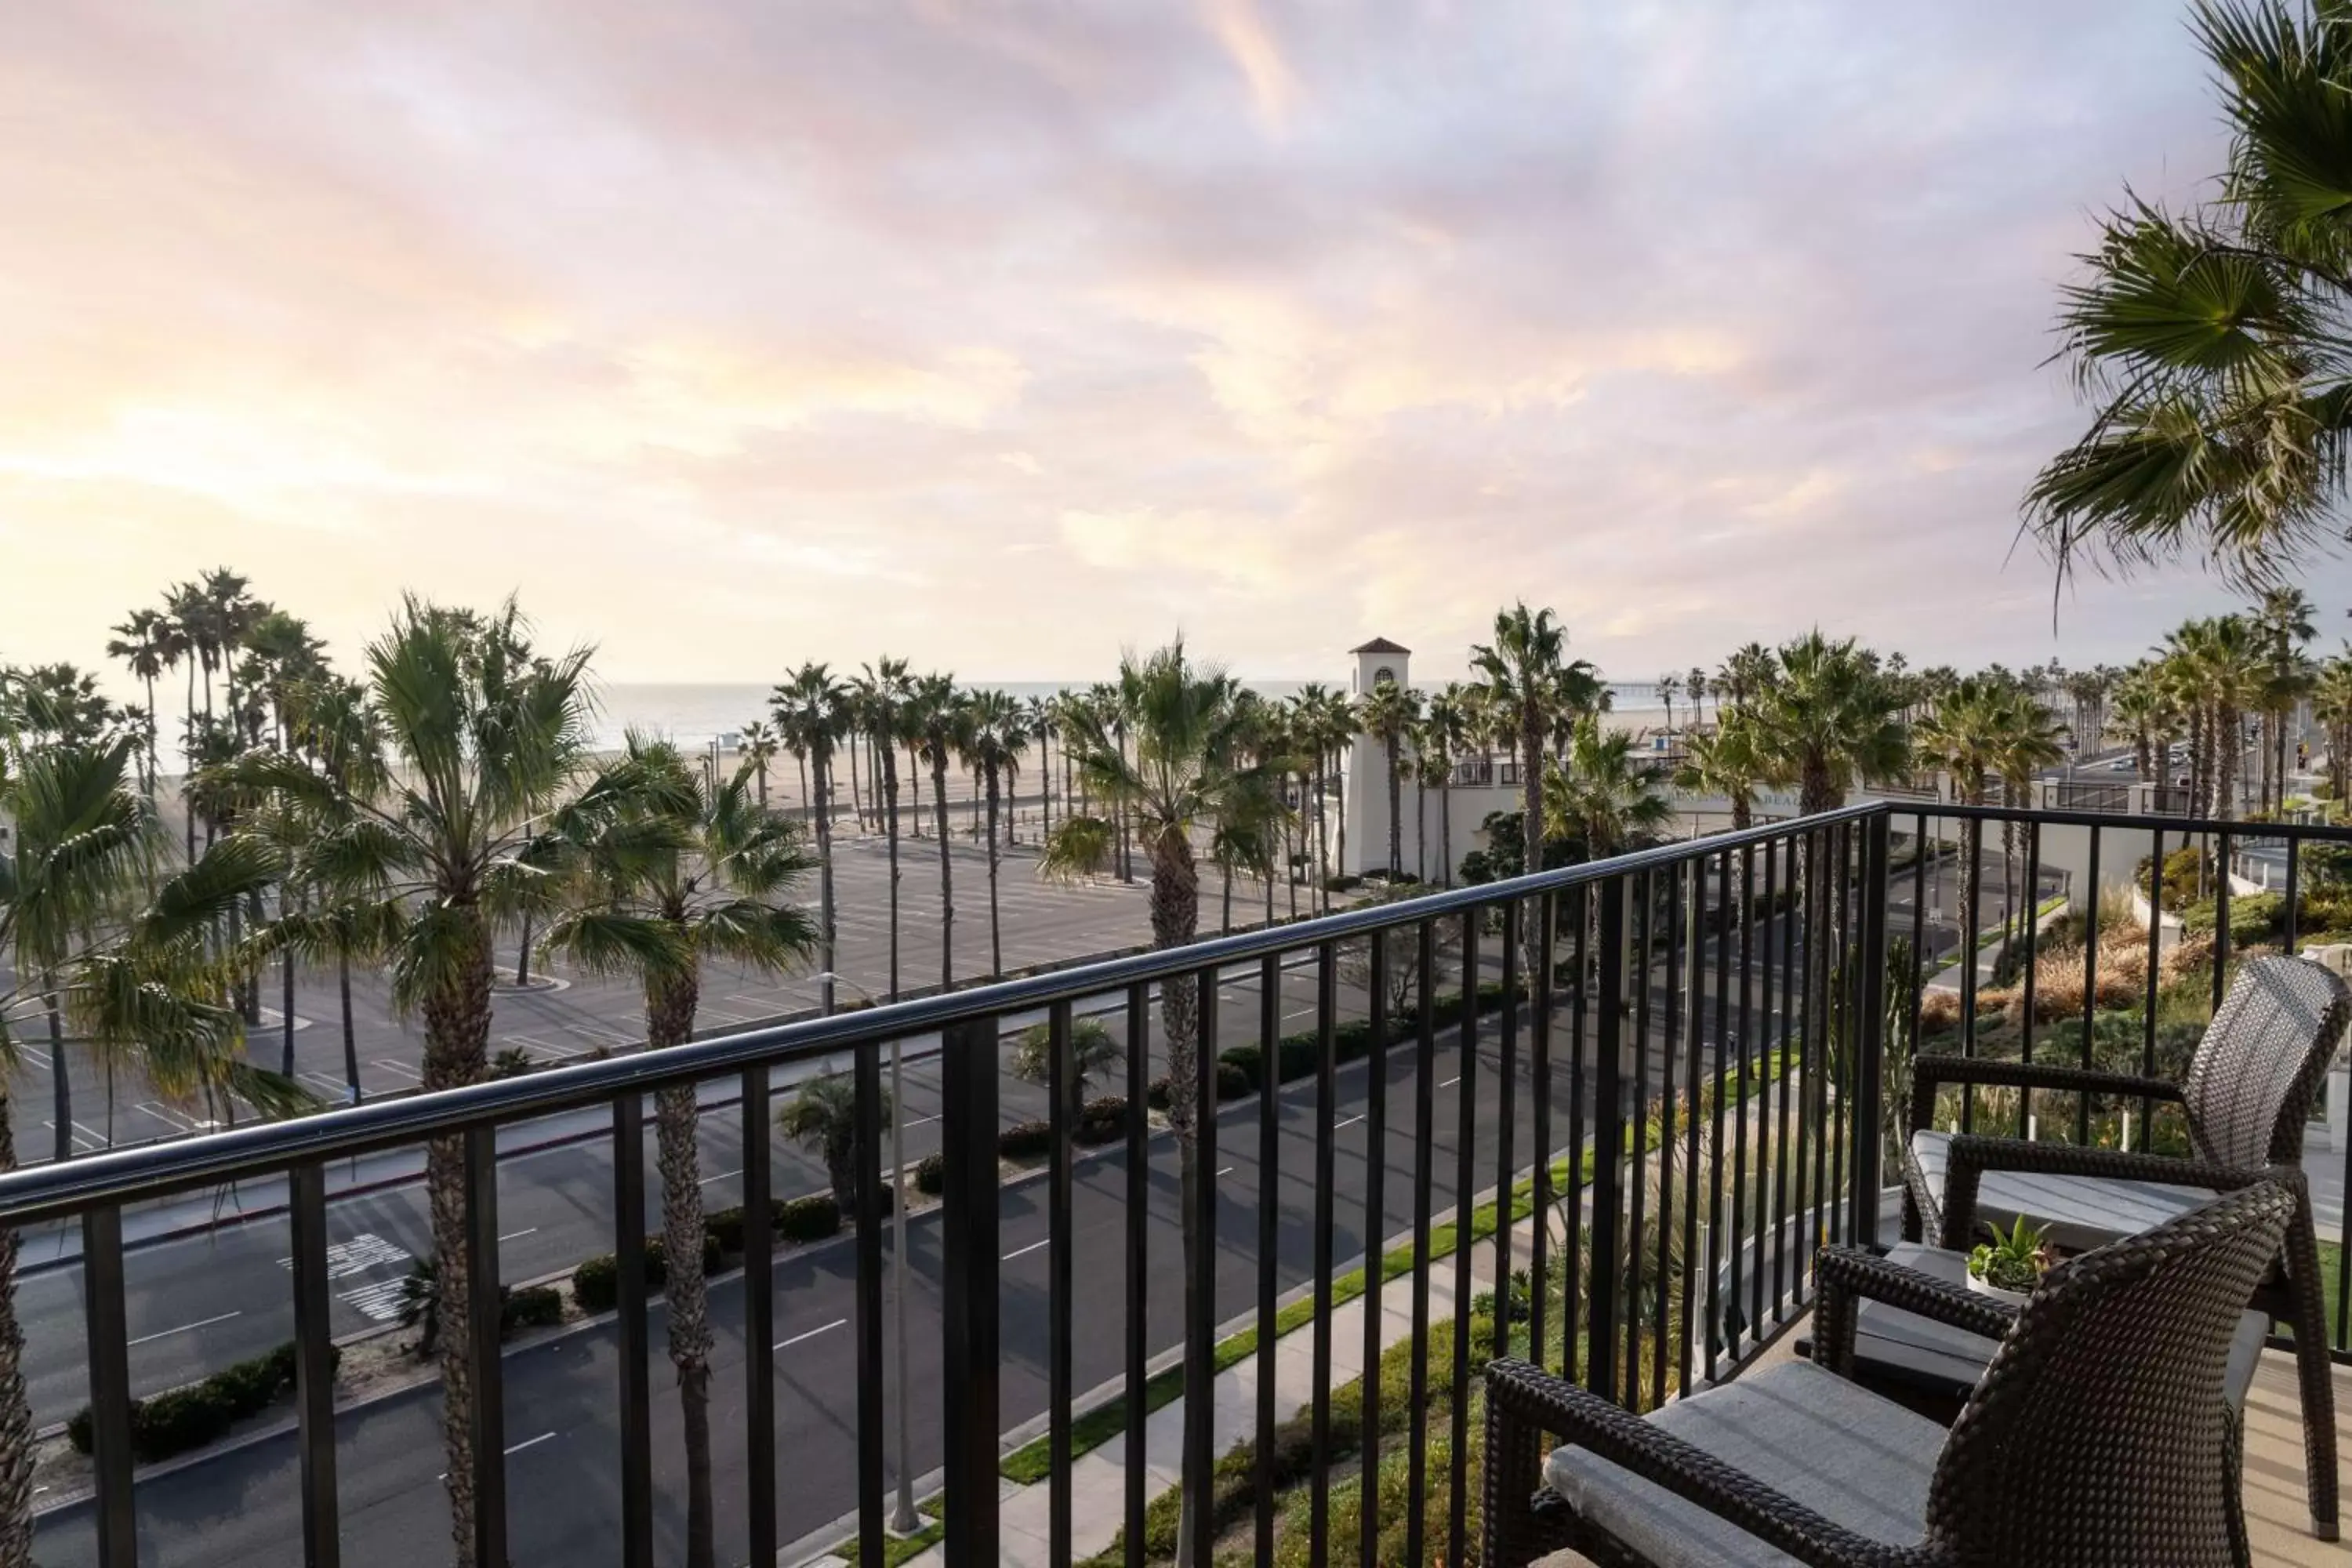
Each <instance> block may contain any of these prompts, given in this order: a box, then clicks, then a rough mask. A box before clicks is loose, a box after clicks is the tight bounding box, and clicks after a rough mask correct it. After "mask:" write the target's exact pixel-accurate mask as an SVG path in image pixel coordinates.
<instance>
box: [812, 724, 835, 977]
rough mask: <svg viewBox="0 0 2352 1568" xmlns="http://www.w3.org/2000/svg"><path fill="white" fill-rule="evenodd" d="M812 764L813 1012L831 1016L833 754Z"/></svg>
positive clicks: (819, 755)
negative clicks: (817, 959)
mask: <svg viewBox="0 0 2352 1568" xmlns="http://www.w3.org/2000/svg"><path fill="white" fill-rule="evenodd" d="M814 760H815V763H816V887H817V923H818V925H819V926H820V927H821V928H822V929H821V930H820V931H818V933H817V940H818V942H819V943H820V945H821V948H822V950H823V952H824V977H823V978H822V979H820V980H819V981H818V982H817V1002H816V1005H817V1011H818V1012H819V1013H820V1014H822V1015H824V1016H826V1017H830V1016H833V976H834V973H835V971H834V967H833V963H834V943H835V931H834V924H833V753H832V752H826V751H820V752H816V754H815V759H814Z"/></svg>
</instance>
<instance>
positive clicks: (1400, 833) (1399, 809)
mask: <svg viewBox="0 0 2352 1568" xmlns="http://www.w3.org/2000/svg"><path fill="white" fill-rule="evenodd" d="M1388 748H1389V881H1390V882H1391V884H1393V883H1394V882H1395V881H1396V879H1397V877H1398V876H1399V874H1400V873H1402V871H1403V870H1404V787H1403V786H1404V776H1403V775H1402V773H1398V772H1397V743H1396V739H1395V737H1393V736H1391V737H1390V739H1389V742H1388Z"/></svg>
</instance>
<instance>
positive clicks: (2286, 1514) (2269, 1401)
mask: <svg viewBox="0 0 2352 1568" xmlns="http://www.w3.org/2000/svg"><path fill="white" fill-rule="evenodd" d="M1803 1333H1804V1330H1803V1328H1802V1327H1801V1326H1800V1327H1798V1328H1795V1329H1792V1330H1790V1331H1788V1332H1786V1333H1783V1334H1782V1335H1781V1336H1780V1340H1779V1341H1778V1342H1776V1343H1775V1344H1774V1345H1773V1347H1772V1348H1771V1349H1770V1350H1768V1351H1767V1352H1765V1353H1764V1356H1763V1358H1762V1361H1759V1363H1758V1364H1759V1365H1761V1364H1763V1362H1769V1361H1771V1360H1774V1359H1777V1358H1779V1357H1781V1356H1786V1355H1792V1354H1794V1353H1795V1346H1796V1343H1797V1341H1798V1340H1799V1338H1801V1336H1802V1335H1803ZM2336 1445H2337V1447H2338V1448H2339V1450H2340V1458H2339V1460H2338V1468H2339V1471H2340V1469H2341V1468H2342V1465H2343V1462H2344V1461H2345V1460H2346V1459H2352V1367H2345V1366H2339V1367H2337V1368H2336ZM2246 1534H2247V1537H2248V1539H2249V1541H2250V1542H2252V1546H2253V1549H2254V1562H2255V1563H2256V1564H2258V1565H2259V1568H2314V1565H2315V1564H2327V1563H2337V1564H2352V1546H2347V1545H2346V1544H2345V1543H2343V1542H2336V1543H2335V1544H2333V1545H2328V1544H2324V1543H2322V1542H2317V1541H2314V1540H2313V1539H2312V1537H2311V1515H2310V1513H2309V1512H2308V1510H2306V1508H2305V1500H2304V1486H2303V1409H2302V1403H2301V1401H2300V1400H2298V1399H2297V1398H2296V1396H2295V1391H2294V1357H2293V1356H2291V1355H2288V1354H2285V1353H2284V1352H2280V1351H2275V1350H2273V1351H2268V1352H2264V1353H2263V1360H2262V1365H2261V1366H2260V1367H2259V1368H2257V1369H2256V1371H2255V1373H2254V1385H2253V1388H2252V1391H2251V1392H2249V1393H2248V1394H2247V1395H2246ZM1544 1563H1545V1565H1546V1568H1559V1565H1565V1564H1583V1563H1585V1559H1584V1558H1582V1557H1580V1556H1578V1555H1577V1554H1576V1553H1574V1552H1560V1553H1559V1554H1557V1555H1555V1556H1552V1557H1549V1558H1546V1559H1545V1560H1544Z"/></svg>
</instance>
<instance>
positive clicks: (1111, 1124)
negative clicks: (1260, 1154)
mask: <svg viewBox="0 0 2352 1568" xmlns="http://www.w3.org/2000/svg"><path fill="white" fill-rule="evenodd" d="M1242 1092H1244V1093H1246V1092H1248V1091H1247V1090H1246V1089H1244V1090H1243V1091H1242ZM1126 1133H1127V1097H1126V1096H1125V1095H1122V1094H1105V1095H1097V1097H1096V1098H1094V1099H1092V1100H1088V1101H1087V1103H1086V1104H1085V1106H1084V1107H1082V1108H1081V1109H1080V1110H1079V1111H1078V1124H1077V1127H1076V1129H1075V1130H1074V1131H1073V1133H1072V1136H1073V1138H1074V1139H1075V1140H1076V1142H1080V1143H1084V1144H1089V1145H1092V1144H1101V1143H1109V1142H1116V1141H1117V1140H1118V1139H1119V1138H1122V1137H1124V1136H1125V1135H1126ZM996 1152H997V1155H998V1157H999V1158H1001V1159H1005V1160H1015V1161H1024V1160H1043V1159H1045V1157H1046V1156H1047V1155H1049V1154H1051V1153H1052V1152H1054V1124H1053V1123H1052V1122H1050V1121H1016V1122H1014V1123H1013V1125H1012V1126H1010V1127H1008V1128H1006V1129H1005V1130H1004V1131H1002V1132H1000V1133H998V1134H997V1135H996ZM935 1162H936V1163H935ZM946 1184H947V1162H946V1161H945V1160H944V1159H942V1158H941V1157H940V1155H937V1154H931V1155H928V1156H926V1157H925V1158H924V1160H923V1163H921V1164H919V1165H918V1166H916V1167H915V1186H916V1188H917V1189H918V1190H919V1191H921V1192H926V1193H929V1194H934V1195H936V1194H938V1193H939V1192H940V1188H942V1187H944V1186H945V1185H946Z"/></svg>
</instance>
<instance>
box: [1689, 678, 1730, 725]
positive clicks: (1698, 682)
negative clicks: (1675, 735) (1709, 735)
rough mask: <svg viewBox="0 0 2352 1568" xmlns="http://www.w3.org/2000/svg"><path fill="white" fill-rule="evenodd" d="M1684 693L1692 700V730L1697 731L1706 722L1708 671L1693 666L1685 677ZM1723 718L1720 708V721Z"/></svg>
mask: <svg viewBox="0 0 2352 1568" xmlns="http://www.w3.org/2000/svg"><path fill="white" fill-rule="evenodd" d="M1683 691H1684V692H1685V694H1686V695H1687V696H1688V697H1689V698H1690V705H1691V728H1692V729H1694V730H1696V729H1697V728H1698V727H1699V726H1701V725H1702V724H1705V723H1706V702H1705V700H1704V699H1705V698H1706V670H1705V669H1704V668H1701V667H1699V666H1698V665H1696V664H1695V665H1692V666H1691V667H1690V669H1689V670H1688V671H1687V672H1686V673H1685V675H1684V676H1683ZM1721 717H1722V714H1721V710H1720V708H1718V709H1717V721H1720V720H1721Z"/></svg>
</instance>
